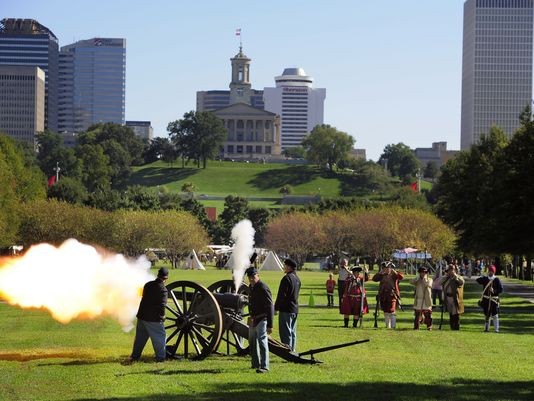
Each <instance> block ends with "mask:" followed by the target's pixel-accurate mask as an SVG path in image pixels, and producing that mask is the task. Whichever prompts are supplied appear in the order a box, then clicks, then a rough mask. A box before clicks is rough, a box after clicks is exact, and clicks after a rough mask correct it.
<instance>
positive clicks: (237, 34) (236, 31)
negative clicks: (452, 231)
mask: <svg viewBox="0 0 534 401" xmlns="http://www.w3.org/2000/svg"><path fill="white" fill-rule="evenodd" d="M235 36H241V28H237V29H236V30H235Z"/></svg>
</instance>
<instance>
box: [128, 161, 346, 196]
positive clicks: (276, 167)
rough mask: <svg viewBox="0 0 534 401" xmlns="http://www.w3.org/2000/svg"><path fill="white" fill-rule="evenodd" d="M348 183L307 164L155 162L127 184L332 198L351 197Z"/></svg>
mask: <svg viewBox="0 0 534 401" xmlns="http://www.w3.org/2000/svg"><path fill="white" fill-rule="evenodd" d="M351 180H352V177H351V176H350V175H346V174H339V175H336V174H330V173H328V172H327V171H325V170H320V169H319V168H318V167H316V166H311V165H288V164H282V163H272V164H269V163H267V164H260V163H239V162H225V161H210V162H209V163H208V167H207V168H206V169H202V168H201V169H197V168H196V167H193V166H191V165H189V166H186V167H185V168H181V164H178V165H174V166H169V165H168V164H167V163H164V162H162V161H159V162H155V163H152V164H149V165H146V166H142V167H136V168H135V169H134V173H133V175H132V177H131V178H130V180H129V181H128V183H127V185H135V184H137V185H143V186H149V187H153V188H156V187H158V186H165V187H166V188H167V189H168V190H170V191H171V192H180V191H181V187H182V185H183V184H184V183H185V182H192V183H193V184H194V185H195V187H196V188H197V191H196V192H195V194H196V195H201V194H205V195H210V196H226V195H228V194H232V195H239V196H245V197H249V196H253V197H256V198H258V197H267V198H280V197H281V195H280V193H279V190H280V188H281V187H282V186H284V185H291V187H292V188H293V194H294V195H322V196H327V197H335V196H352V195H355V193H354V192H353V191H355V190H356V189H355V188H354V185H352V182H351Z"/></svg>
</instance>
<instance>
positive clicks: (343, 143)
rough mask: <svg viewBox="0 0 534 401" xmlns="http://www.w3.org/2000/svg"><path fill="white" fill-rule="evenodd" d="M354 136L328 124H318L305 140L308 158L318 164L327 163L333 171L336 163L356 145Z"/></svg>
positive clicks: (304, 145) (304, 144)
mask: <svg viewBox="0 0 534 401" xmlns="http://www.w3.org/2000/svg"><path fill="white" fill-rule="evenodd" d="M354 143H355V141H354V138H353V137H351V136H350V135H349V134H347V133H345V132H342V131H338V130H337V129H336V128H335V127H332V126H330V125H328V124H321V125H317V126H316V127H315V128H314V129H313V130H312V131H311V132H310V135H308V136H307V137H306V138H305V139H304V140H303V141H302V146H303V147H304V148H305V149H306V154H307V156H306V157H307V159H308V160H309V161H310V162H312V163H315V164H318V165H326V164H328V167H329V169H330V171H333V168H334V165H335V164H337V163H339V161H340V160H342V159H344V158H346V156H347V154H348V152H349V151H350V150H351V149H352V148H353V147H354Z"/></svg>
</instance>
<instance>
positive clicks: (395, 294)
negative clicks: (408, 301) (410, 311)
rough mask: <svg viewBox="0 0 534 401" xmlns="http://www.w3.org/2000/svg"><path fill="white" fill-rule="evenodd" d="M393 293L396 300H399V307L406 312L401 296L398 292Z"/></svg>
mask: <svg viewBox="0 0 534 401" xmlns="http://www.w3.org/2000/svg"><path fill="white" fill-rule="evenodd" d="M391 292H392V294H393V296H394V297H395V299H396V300H397V305H399V308H400V310H401V311H403V312H404V309H403V307H402V302H401V297H400V296H399V294H397V291H395V290H391Z"/></svg>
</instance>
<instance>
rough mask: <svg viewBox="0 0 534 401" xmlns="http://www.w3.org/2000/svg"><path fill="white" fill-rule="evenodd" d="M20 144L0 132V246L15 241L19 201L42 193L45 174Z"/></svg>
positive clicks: (30, 199) (29, 199)
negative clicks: (27, 155)
mask: <svg viewBox="0 0 534 401" xmlns="http://www.w3.org/2000/svg"><path fill="white" fill-rule="evenodd" d="M26 154H27V153H26V152H25V150H24V148H23V147H22V146H20V145H19V144H18V143H16V142H15V141H14V140H13V139H12V138H10V137H8V136H6V135H1V134H0V247H2V246H10V245H13V244H14V243H15V241H16V236H17V231H18V228H19V223H20V218H21V216H22V214H23V212H22V210H21V204H23V203H25V202H29V201H32V200H34V199H44V197H45V196H46V186H45V185H46V184H45V182H46V181H45V177H44V175H43V173H42V172H41V171H40V170H39V168H38V167H37V166H36V165H35V164H33V162H34V160H33V159H31V158H29V157H28V158H27V157H25V156H26Z"/></svg>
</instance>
